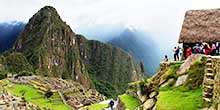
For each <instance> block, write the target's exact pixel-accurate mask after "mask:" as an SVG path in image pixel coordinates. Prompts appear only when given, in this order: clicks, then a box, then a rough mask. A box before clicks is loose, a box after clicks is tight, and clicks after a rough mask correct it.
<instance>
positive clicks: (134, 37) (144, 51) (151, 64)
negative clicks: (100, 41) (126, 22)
mask: <svg viewBox="0 0 220 110" xmlns="http://www.w3.org/2000/svg"><path fill="white" fill-rule="evenodd" d="M108 43H109V44H111V45H113V46H117V47H120V48H122V49H123V50H125V51H127V52H128V53H130V54H131V55H132V56H133V57H134V58H135V59H136V60H137V61H138V62H142V63H143V64H144V69H145V72H147V73H148V74H150V75H152V74H154V73H155V72H156V71H157V68H158V64H159V62H160V60H159V59H158V56H159V53H158V51H157V49H158V47H157V45H156V43H155V42H154V41H153V40H152V39H151V38H150V35H148V34H146V33H145V32H142V31H140V30H136V29H135V28H126V29H125V30H124V31H123V32H122V33H120V34H119V35H118V36H115V37H114V38H112V39H111V40H109V41H108Z"/></svg>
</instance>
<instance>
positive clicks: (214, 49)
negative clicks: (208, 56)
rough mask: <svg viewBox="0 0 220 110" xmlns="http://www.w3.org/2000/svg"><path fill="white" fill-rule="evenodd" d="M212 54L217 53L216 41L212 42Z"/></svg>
mask: <svg viewBox="0 0 220 110" xmlns="http://www.w3.org/2000/svg"><path fill="white" fill-rule="evenodd" d="M211 51H212V55H216V45H215V44H214V43H212V49H211Z"/></svg>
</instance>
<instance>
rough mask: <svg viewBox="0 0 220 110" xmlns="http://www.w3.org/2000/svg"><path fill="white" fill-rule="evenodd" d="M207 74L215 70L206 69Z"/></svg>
mask: <svg viewBox="0 0 220 110" xmlns="http://www.w3.org/2000/svg"><path fill="white" fill-rule="evenodd" d="M205 71H206V73H212V72H213V69H212V68H206V70H205Z"/></svg>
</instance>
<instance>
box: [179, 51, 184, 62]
mask: <svg viewBox="0 0 220 110" xmlns="http://www.w3.org/2000/svg"><path fill="white" fill-rule="evenodd" d="M179 50H180V61H182V60H183V48H180V49H179Z"/></svg>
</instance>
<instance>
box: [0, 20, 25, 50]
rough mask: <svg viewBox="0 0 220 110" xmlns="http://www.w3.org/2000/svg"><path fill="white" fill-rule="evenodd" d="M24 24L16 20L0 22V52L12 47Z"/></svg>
mask: <svg viewBox="0 0 220 110" xmlns="http://www.w3.org/2000/svg"><path fill="white" fill-rule="evenodd" d="M24 26H25V23H23V22H18V21H13V22H3V23H0V52H3V51H5V50H7V49H9V48H11V47H12V45H13V43H14V42H15V40H16V38H17V37H18V35H19V33H20V32H21V31H23V29H24Z"/></svg>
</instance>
